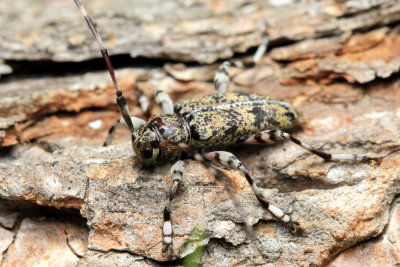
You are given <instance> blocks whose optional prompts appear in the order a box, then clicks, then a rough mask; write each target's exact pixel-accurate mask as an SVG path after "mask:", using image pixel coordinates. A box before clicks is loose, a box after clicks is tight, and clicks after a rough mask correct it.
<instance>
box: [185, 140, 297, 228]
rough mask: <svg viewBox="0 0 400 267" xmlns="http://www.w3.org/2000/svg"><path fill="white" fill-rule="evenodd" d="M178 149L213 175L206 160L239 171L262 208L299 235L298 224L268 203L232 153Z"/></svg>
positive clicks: (186, 147)
mask: <svg viewBox="0 0 400 267" xmlns="http://www.w3.org/2000/svg"><path fill="white" fill-rule="evenodd" d="M178 147H179V148H180V149H182V150H183V151H185V152H186V153H188V154H189V155H192V157H193V159H195V160H197V161H200V162H202V163H203V164H204V165H205V166H206V167H207V168H208V169H209V170H210V171H211V172H212V173H213V174H214V175H215V171H214V170H212V168H210V166H209V164H207V160H208V161H211V162H213V163H215V164H216V165H219V166H222V167H224V168H227V169H235V170H239V171H240V172H242V173H243V175H244V176H245V177H246V180H247V182H248V183H249V184H250V185H251V188H252V189H253V192H254V194H255V195H256V197H257V199H258V200H259V201H260V202H261V204H262V205H263V207H265V208H266V209H268V211H269V212H271V213H272V215H274V216H275V217H276V218H277V219H279V220H280V221H281V222H283V223H285V224H286V225H287V226H288V227H289V228H290V230H291V231H292V232H293V233H298V234H301V233H302V232H303V229H302V228H301V227H300V225H299V223H298V222H296V221H293V220H292V219H291V218H290V216H289V215H287V214H286V213H285V212H284V211H283V210H281V209H280V208H278V207H277V206H274V205H272V204H270V203H269V202H268V200H267V199H266V197H265V195H264V194H263V189H262V188H260V187H259V186H257V185H256V184H255V183H254V180H253V178H252V177H251V175H250V174H249V172H248V170H247V169H246V168H245V167H244V166H243V164H242V163H241V162H240V161H239V160H238V159H237V158H236V157H235V155H233V154H232V153H229V152H225V151H214V152H208V153H204V154H200V153H196V152H194V151H193V150H192V149H191V148H190V147H188V146H187V145H186V144H179V145H178Z"/></svg>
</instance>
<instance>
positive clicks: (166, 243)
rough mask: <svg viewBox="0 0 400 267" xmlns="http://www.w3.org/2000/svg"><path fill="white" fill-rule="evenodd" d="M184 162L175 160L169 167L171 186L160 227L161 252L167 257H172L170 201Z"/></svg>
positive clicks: (177, 184)
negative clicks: (161, 235) (161, 237)
mask: <svg viewBox="0 0 400 267" xmlns="http://www.w3.org/2000/svg"><path fill="white" fill-rule="evenodd" d="M184 169H185V164H184V163H183V161H182V160H179V161H177V162H176V163H175V164H174V165H173V166H172V167H171V179H172V187H171V192H170V194H169V199H168V202H167V204H166V205H165V208H164V224H163V228H162V234H163V247H162V252H163V253H167V256H168V258H169V259H170V258H171V257H172V252H173V250H172V233H173V231H172V222H171V202H172V200H173V199H174V198H175V195H176V191H177V190H178V187H179V183H180V181H181V179H182V175H183V171H184Z"/></svg>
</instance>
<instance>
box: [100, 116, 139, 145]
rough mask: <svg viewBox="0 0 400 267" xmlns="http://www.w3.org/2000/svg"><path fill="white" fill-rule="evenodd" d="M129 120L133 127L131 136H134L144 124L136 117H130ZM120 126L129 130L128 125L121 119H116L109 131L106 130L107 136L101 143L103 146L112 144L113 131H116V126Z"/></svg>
mask: <svg viewBox="0 0 400 267" xmlns="http://www.w3.org/2000/svg"><path fill="white" fill-rule="evenodd" d="M130 120H131V122H132V125H133V132H132V135H134V132H135V131H136V130H137V129H139V128H140V127H141V126H143V125H144V124H145V123H146V122H145V121H144V120H142V119H139V118H136V117H130ZM120 124H122V125H124V126H125V127H127V128H128V129H129V127H128V125H127V124H126V123H125V120H124V119H123V118H120V119H118V120H117V121H116V122H114V123H113V125H112V126H111V127H110V130H108V134H107V137H106V140H105V141H104V143H103V146H109V145H111V142H112V139H113V137H114V134H115V131H116V130H117V126H118V125H120Z"/></svg>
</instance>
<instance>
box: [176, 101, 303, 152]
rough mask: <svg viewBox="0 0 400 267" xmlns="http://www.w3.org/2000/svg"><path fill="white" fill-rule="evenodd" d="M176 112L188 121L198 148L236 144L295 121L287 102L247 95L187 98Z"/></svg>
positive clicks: (293, 113)
mask: <svg viewBox="0 0 400 267" xmlns="http://www.w3.org/2000/svg"><path fill="white" fill-rule="evenodd" d="M174 110H175V113H177V114H179V115H181V116H182V117H183V118H184V119H185V120H186V121H187V123H188V125H189V127H190V134H191V138H192V140H191V145H194V146H196V147H208V146H224V145H230V144H235V143H236V142H238V141H239V140H242V139H245V138H246V137H248V136H250V135H252V134H256V133H259V132H261V131H263V130H270V129H271V130H272V129H288V128H291V127H293V126H294V125H295V121H296V113H295V112H294V110H293V108H292V107H291V106H290V105H289V104H288V103H286V102H282V101H279V100H276V99H273V98H270V97H267V96H262V95H256V94H247V93H226V94H215V95H210V96H205V97H201V98H192V99H187V100H184V101H183V102H181V103H179V104H177V105H176V106H175V109H174Z"/></svg>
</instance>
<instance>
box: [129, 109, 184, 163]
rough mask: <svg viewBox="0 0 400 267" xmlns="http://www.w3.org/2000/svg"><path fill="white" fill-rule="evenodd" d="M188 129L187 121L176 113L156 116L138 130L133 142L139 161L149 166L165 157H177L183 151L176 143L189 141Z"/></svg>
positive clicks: (169, 158)
mask: <svg viewBox="0 0 400 267" xmlns="http://www.w3.org/2000/svg"><path fill="white" fill-rule="evenodd" d="M188 131H189V130H188V129H187V126H185V122H184V121H183V120H182V119H181V118H180V117H178V116H176V115H174V114H164V115H159V116H156V117H154V118H153V119H152V120H150V121H149V122H148V123H146V124H145V125H143V126H142V127H141V128H140V129H139V130H138V132H137V133H136V136H135V137H134V138H135V139H134V141H133V143H132V144H133V149H134V150H135V153H136V157H137V159H138V161H139V163H140V164H141V165H142V166H143V167H149V166H152V165H156V163H158V162H160V161H162V160H163V159H167V160H174V159H176V158H177V157H178V156H179V155H180V153H181V151H180V150H179V149H178V148H177V146H176V145H177V144H178V143H187V142H188V140H189V132H188Z"/></svg>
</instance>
